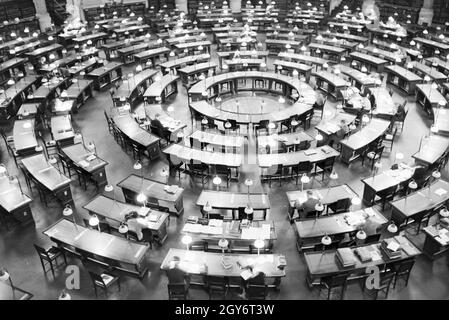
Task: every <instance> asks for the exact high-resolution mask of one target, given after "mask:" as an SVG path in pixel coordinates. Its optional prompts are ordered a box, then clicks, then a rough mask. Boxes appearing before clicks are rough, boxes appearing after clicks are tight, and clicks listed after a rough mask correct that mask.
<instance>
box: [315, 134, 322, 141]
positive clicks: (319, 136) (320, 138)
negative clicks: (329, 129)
mask: <svg viewBox="0 0 449 320" xmlns="http://www.w3.org/2000/svg"><path fill="white" fill-rule="evenodd" d="M315 140H316V141H321V140H323V135H322V134H321V133H318V134H317V135H316V136H315Z"/></svg>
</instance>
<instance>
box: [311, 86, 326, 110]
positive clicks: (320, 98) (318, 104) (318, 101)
mask: <svg viewBox="0 0 449 320" xmlns="http://www.w3.org/2000/svg"><path fill="white" fill-rule="evenodd" d="M325 103H326V97H325V96H324V95H323V94H322V93H321V92H319V91H318V88H315V103H314V104H313V109H318V110H323V109H324V104H325Z"/></svg>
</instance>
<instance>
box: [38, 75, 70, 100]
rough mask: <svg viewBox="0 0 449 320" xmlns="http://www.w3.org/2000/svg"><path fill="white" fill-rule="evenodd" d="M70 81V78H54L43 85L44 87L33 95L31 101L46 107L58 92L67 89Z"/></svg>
mask: <svg viewBox="0 0 449 320" xmlns="http://www.w3.org/2000/svg"><path fill="white" fill-rule="evenodd" d="M68 80H69V79H68V78H63V79H60V78H57V77H54V78H52V79H51V80H50V81H48V82H45V83H42V85H41V86H40V87H39V88H37V90H36V91H34V92H33V93H32V99H30V100H32V101H36V102H40V103H42V105H43V106H44V107H46V106H47V104H48V102H50V101H51V100H53V99H54V98H55V97H56V95H57V93H58V92H60V91H61V90H63V89H65V88H66V87H67V85H68V82H69V81H68Z"/></svg>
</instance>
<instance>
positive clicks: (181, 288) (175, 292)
mask: <svg viewBox="0 0 449 320" xmlns="http://www.w3.org/2000/svg"><path fill="white" fill-rule="evenodd" d="M167 290H168V299H169V300H187V295H188V294H189V288H188V286H186V285H185V284H184V283H168V284H167Z"/></svg>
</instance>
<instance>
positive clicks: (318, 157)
mask: <svg viewBox="0 0 449 320" xmlns="http://www.w3.org/2000/svg"><path fill="white" fill-rule="evenodd" d="M339 155H340V153H339V152H338V151H337V150H335V149H333V148H331V147H329V146H322V147H319V148H309V149H307V150H301V151H295V152H288V153H272V154H258V155H257V158H258V161H259V166H260V167H263V168H269V167H273V166H279V165H284V166H293V165H297V164H298V163H299V162H304V161H310V162H312V163H314V162H318V161H322V160H325V159H327V158H332V157H337V156H339Z"/></svg>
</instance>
